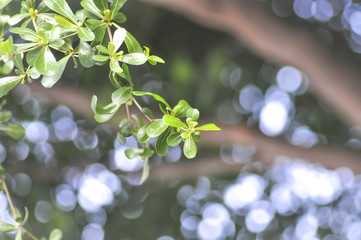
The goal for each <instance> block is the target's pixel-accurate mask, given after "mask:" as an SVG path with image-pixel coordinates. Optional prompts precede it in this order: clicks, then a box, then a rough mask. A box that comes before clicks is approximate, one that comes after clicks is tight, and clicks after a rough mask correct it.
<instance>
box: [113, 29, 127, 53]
mask: <svg viewBox="0 0 361 240" xmlns="http://www.w3.org/2000/svg"><path fill="white" fill-rule="evenodd" d="M126 36H127V31H126V30H125V28H120V29H117V30H115V32H114V36H113V44H114V47H115V50H114V51H118V49H119V48H120V46H121V45H122V44H123V42H124V39H125V37H126Z"/></svg>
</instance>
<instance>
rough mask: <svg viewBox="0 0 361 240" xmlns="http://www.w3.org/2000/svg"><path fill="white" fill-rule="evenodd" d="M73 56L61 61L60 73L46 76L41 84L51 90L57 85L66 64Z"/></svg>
mask: <svg viewBox="0 0 361 240" xmlns="http://www.w3.org/2000/svg"><path fill="white" fill-rule="evenodd" d="M70 57H71V55H67V56H65V57H63V58H62V59H60V61H59V68H58V72H57V73H56V74H55V75H53V76H44V77H43V79H42V80H41V84H42V85H43V86H44V87H46V88H51V87H52V86H54V84H55V83H57V82H58V81H59V79H60V78H61V76H62V75H63V72H64V70H65V67H66V64H67V63H68V61H69V59H70Z"/></svg>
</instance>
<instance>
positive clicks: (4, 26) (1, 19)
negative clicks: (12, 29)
mask: <svg viewBox="0 0 361 240" xmlns="http://www.w3.org/2000/svg"><path fill="white" fill-rule="evenodd" d="M9 19H10V17H9V16H8V15H0V38H1V37H3V36H4V35H5V33H6V32H7V31H8V28H9V24H8V22H9Z"/></svg>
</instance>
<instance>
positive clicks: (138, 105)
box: [132, 96, 153, 122]
mask: <svg viewBox="0 0 361 240" xmlns="http://www.w3.org/2000/svg"><path fill="white" fill-rule="evenodd" d="M132 99H133V102H134V103H135V105H136V106H137V108H138V109H139V111H140V112H141V113H142V114H143V115H144V116H145V117H146V118H147V119H148V120H149V122H153V119H151V118H150V117H148V116H147V115H145V114H144V113H143V111H142V110H143V108H142V106H140V104H139V103H138V101H137V100H136V99H135V97H134V96H132Z"/></svg>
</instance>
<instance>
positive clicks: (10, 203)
mask: <svg viewBox="0 0 361 240" xmlns="http://www.w3.org/2000/svg"><path fill="white" fill-rule="evenodd" d="M1 183H2V185H3V187H4V192H5V194H6V198H7V199H8V202H9V205H10V208H11V211H12V213H13V215H14V217H15V219H16V218H18V215H17V213H16V210H15V207H14V204H13V201H12V199H11V196H10V192H9V189H8V187H7V185H6V182H5V177H3V178H1Z"/></svg>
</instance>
